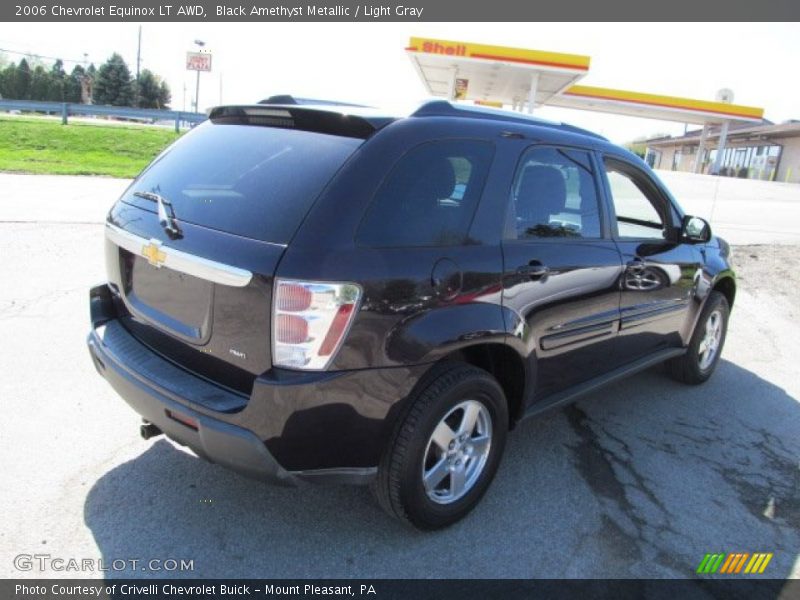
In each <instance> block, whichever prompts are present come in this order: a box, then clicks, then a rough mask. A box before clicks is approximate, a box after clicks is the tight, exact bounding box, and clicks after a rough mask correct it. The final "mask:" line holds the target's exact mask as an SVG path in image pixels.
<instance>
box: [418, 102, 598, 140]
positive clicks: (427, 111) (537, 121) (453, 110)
mask: <svg viewBox="0 0 800 600" xmlns="http://www.w3.org/2000/svg"><path fill="white" fill-rule="evenodd" d="M410 116H412V117H460V118H467V119H485V120H487V121H506V122H509V123H519V124H520V125H536V126H539V127H552V128H554V129H561V130H564V131H571V132H573V133H580V134H581V135H587V136H591V137H593V138H597V139H600V140H604V141H608V140H607V139H606V138H604V137H603V136H602V135H599V134H597V133H594V132H592V131H589V130H587V129H582V128H580V127H575V126H574V125H568V124H566V123H560V122H558V121H550V120H548V119H542V118H540V117H534V116H531V115H523V114H518V113H512V112H509V111H506V110H500V109H497V108H490V107H486V106H466V105H463V104H453V103H452V102H448V101H447V100H429V101H427V102H425V103H423V104H422V105H421V106H420V107H419V108H417V110H416V111H414V112H413V113H411V115H410Z"/></svg>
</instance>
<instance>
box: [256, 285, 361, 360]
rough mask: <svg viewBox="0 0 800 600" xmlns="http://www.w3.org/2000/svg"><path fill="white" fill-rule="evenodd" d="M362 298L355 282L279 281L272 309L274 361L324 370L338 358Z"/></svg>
mask: <svg viewBox="0 0 800 600" xmlns="http://www.w3.org/2000/svg"><path fill="white" fill-rule="evenodd" d="M360 299H361V288H360V287H359V286H357V285H355V284H352V283H316V282H311V281H290V280H287V279H276V281H275V296H274V298H273V302H272V306H273V310H272V362H273V364H274V365H275V366H278V367H289V368H292V369H305V370H309V371H321V370H323V369H325V368H326V367H327V366H328V365H329V364H330V362H331V360H332V359H333V357H334V356H336V352H337V350H339V347H340V346H341V345H342V341H343V340H344V338H345V336H346V335H347V331H348V330H349V329H350V325H351V323H352V322H353V318H354V317H355V314H356V309H357V307H358V302H359V300H360Z"/></svg>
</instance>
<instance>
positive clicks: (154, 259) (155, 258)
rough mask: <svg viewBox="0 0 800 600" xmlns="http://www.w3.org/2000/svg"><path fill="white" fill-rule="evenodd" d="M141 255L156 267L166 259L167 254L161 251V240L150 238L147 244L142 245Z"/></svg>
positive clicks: (159, 266)
mask: <svg viewBox="0 0 800 600" xmlns="http://www.w3.org/2000/svg"><path fill="white" fill-rule="evenodd" d="M142 256H144V257H145V258H146V259H147V262H149V263H150V264H151V265H153V266H154V267H156V268H157V269H159V268H161V265H163V264H164V261H165V260H167V254H166V253H165V252H162V251H161V242H159V241H158V240H150V243H149V244H147V245H146V246H142Z"/></svg>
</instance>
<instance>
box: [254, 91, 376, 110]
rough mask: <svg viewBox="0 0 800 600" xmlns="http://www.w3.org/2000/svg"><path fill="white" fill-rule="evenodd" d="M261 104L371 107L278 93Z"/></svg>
mask: <svg viewBox="0 0 800 600" xmlns="http://www.w3.org/2000/svg"><path fill="white" fill-rule="evenodd" d="M259 104H281V105H284V106H285V105H302V106H353V107H356V108H370V107H369V106H366V105H364V104H352V103H349V102H339V101H337V100H318V99H315V98H295V97H294V96H292V95H291V94H277V95H275V96H270V97H269V98H264V99H263V100H260V101H259Z"/></svg>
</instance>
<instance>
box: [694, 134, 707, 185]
mask: <svg viewBox="0 0 800 600" xmlns="http://www.w3.org/2000/svg"><path fill="white" fill-rule="evenodd" d="M707 137H708V123H705V124H704V125H703V132H702V133H701V134H700V143H699V144H698V145H697V154H696V155H695V157H694V169H692V170H693V171H694V172H695V173H700V172H701V171H702V170H703V152H705V149H706V146H705V144H706V138H707Z"/></svg>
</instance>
